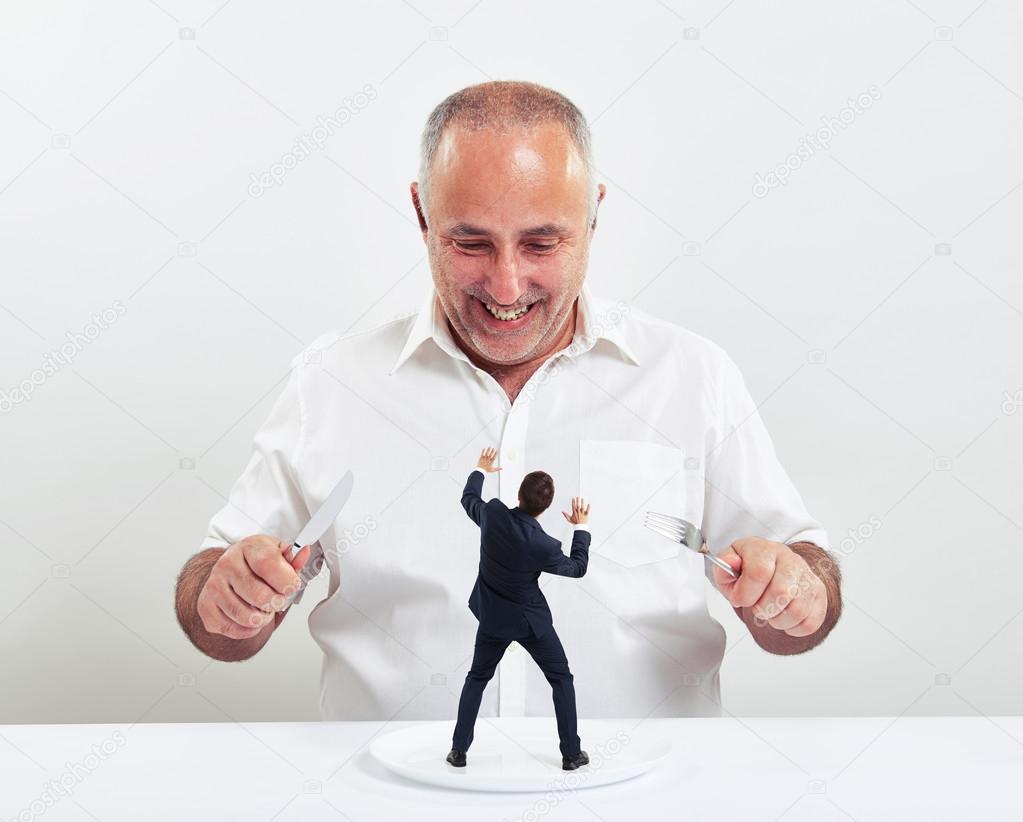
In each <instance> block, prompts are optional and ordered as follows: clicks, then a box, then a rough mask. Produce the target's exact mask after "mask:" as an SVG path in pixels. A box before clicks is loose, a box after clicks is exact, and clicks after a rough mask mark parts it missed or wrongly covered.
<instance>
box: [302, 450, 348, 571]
mask: <svg viewBox="0 0 1023 822" xmlns="http://www.w3.org/2000/svg"><path fill="white" fill-rule="evenodd" d="M354 482H355V477H354V476H353V475H352V471H351V469H348V470H347V471H345V475H344V476H343V477H341V479H340V480H338V483H337V485H335V486H334V490H333V491H331V492H330V496H328V497H327V499H326V500H324V502H323V504H322V505H321V506H320V507H319V509H318V510H317V511H316V513H315V514H313V515H312V517H311V518H310V520H309V522H307V523H306V526H305V528H303V529H302V530H301V531H299V532H298V536H297V537H295V541H294V542H293V543H292V545H291V558H292V559H294V558H295V555H296V554H297V553H298V552H299V551H301V550H302V548H304V547H305V546H306V545H312V544H313V543H314V542H316V541H317V540H318V539H319V538H320V537H322V536H323V535H324V534H325V533H326V531H327V529H328V528H329V527H330V525H331V523H332V522H334V520H335V519H337V517H338V514H340V513H341V509H342V508H344V507H345V503H346V502H348V498H349V497H350V496H351V495H352V485H353V484H354Z"/></svg>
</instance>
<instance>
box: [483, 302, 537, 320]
mask: <svg viewBox="0 0 1023 822" xmlns="http://www.w3.org/2000/svg"><path fill="white" fill-rule="evenodd" d="M484 305H485V306H486V307H487V311H489V312H490V313H491V314H493V315H494V316H495V317H497V319H499V320H517V319H518V318H519V317H521V316H522V315H523V314H525V313H526V312H527V311H529V310H530V309H531V308H532V307H533V306H534V305H535V303H530V304H529V305H527V306H523V307H521V308H516V309H514V310H511V311H505V310H503V309H501V308H498V307H497V306H495V305H492V304H491V303H484Z"/></svg>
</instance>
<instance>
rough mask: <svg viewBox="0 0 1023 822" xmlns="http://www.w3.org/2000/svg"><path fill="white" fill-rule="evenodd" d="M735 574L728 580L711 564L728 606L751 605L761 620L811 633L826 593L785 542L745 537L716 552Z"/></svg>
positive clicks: (790, 630) (818, 622) (822, 610)
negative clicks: (722, 550) (734, 576)
mask: <svg viewBox="0 0 1023 822" xmlns="http://www.w3.org/2000/svg"><path fill="white" fill-rule="evenodd" d="M719 558H720V559H723V560H724V561H725V562H727V563H728V564H729V565H730V566H731V567H732V569H733V570H735V571H736V572H737V573H738V578H736V579H732V577H730V576H729V575H728V574H727V573H726V572H725V571H722V570H721V569H720V568H718V567H717V566H715V567H714V568H713V574H714V584H715V585H716V586H717V589H718V590H719V591H721V593H722V594H724V596H725V599H727V600H728V601H729V602H730V603H731V604H732V607H733V608H752V609H753V617H754V619H755V620H756V622H757V623H758V624H760V625H763V624H765V623H766V624H768V625H770V626H771V627H772V628H776V629H778V630H780V631H784V632H785V633H786V634H788V635H789V636H794V637H803V636H809V635H810V634H812V633H814V632H815V631H816V630H817V629H818V628H820V627H821V625H822V624H823V622H824V618H825V616H826V615H827V611H828V592H827V589H826V588H825V587H824V583H823V582H821V580H820V579H819V578H818V577H817V575H816V574H814V573H813V572H812V571H811V570H810V566H809V565H808V564H807V562H806V560H804V559H803V558H802V557H801V556H799V554H797V553H796V552H795V551H793V550H792V549H791V548H790V547H789V546H788V545H785V544H784V543H781V542H772V541H770V540H766V539H762V538H761V537H744V538H743V539H737V540H736V541H735V542H733V543H732V545H731V547H729V548H728V550H726V551H724V552H722V553H721V554H720V555H719Z"/></svg>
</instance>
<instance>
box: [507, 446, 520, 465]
mask: <svg viewBox="0 0 1023 822" xmlns="http://www.w3.org/2000/svg"><path fill="white" fill-rule="evenodd" d="M504 456H505V458H506V459H510V460H511V461H512V462H514V461H515V460H517V459H518V458H519V452H518V451H516V450H515V449H514V448H509V449H508V450H507V451H505V452H504Z"/></svg>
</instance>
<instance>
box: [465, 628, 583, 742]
mask: <svg viewBox="0 0 1023 822" xmlns="http://www.w3.org/2000/svg"><path fill="white" fill-rule="evenodd" d="M512 642H518V643H519V645H521V646H522V647H523V648H525V649H526V651H528V652H529V655H530V656H531V657H532V658H533V661H534V662H535V663H536V664H537V665H539V666H540V670H541V671H543V675H544V677H545V678H546V679H547V681H548V682H549V683H550V685H551V690H552V694H553V697H554V715H555V717H556V719H557V722H558V737H559V738H560V745H559V747H560V749H561V755H562V756H575V755H576V754H577V753H579V750H580V740H579V735H578V734H577V733H576V711H575V685H574V683H573V677H572V673H571V671H569V669H568V659H567V658H566V656H565V649H564V648H563V647H562V645H561V639H560V638H559V637H558V634H557V632H556V631H555V630H554V628H553V627H551V628H550V629H549V630H548V631H547V633H545V634H544V635H543V636H542V637H537V636H535V635H534V634H533V633H532V631H530V633H529V634H527V635H525V636H522V637H516V638H515V639H502V638H500V637H495V636H491V635H490V634H488V633H486V632H485V631H484V630H483V629H482V628H478V629H477V631H476V648H475V651H474V653H473V658H472V667H470V668H469V673H468V674H466V677H465V684H464V685H463V686H462V695H461V697H460V698H459V700H458V721H457V722H456V724H455V733H454V736H453V737H452V741H451V744H452V747H454V748H458V750H460V751H467V750H469V746H470V745H471V744H472V739H473V727H474V726H475V724H476V716H477V714H478V713H479V710H480V702H481V701H482V700H483V691H484V689H486V687H487V683H488V682H490V680H491V679H492V678H493V676H494V671H495V670H496V669H497V663H499V662H500V661H501V657H503V656H504V652H505V650H507V648H508V646H509V645H510V644H511V643H512Z"/></svg>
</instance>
